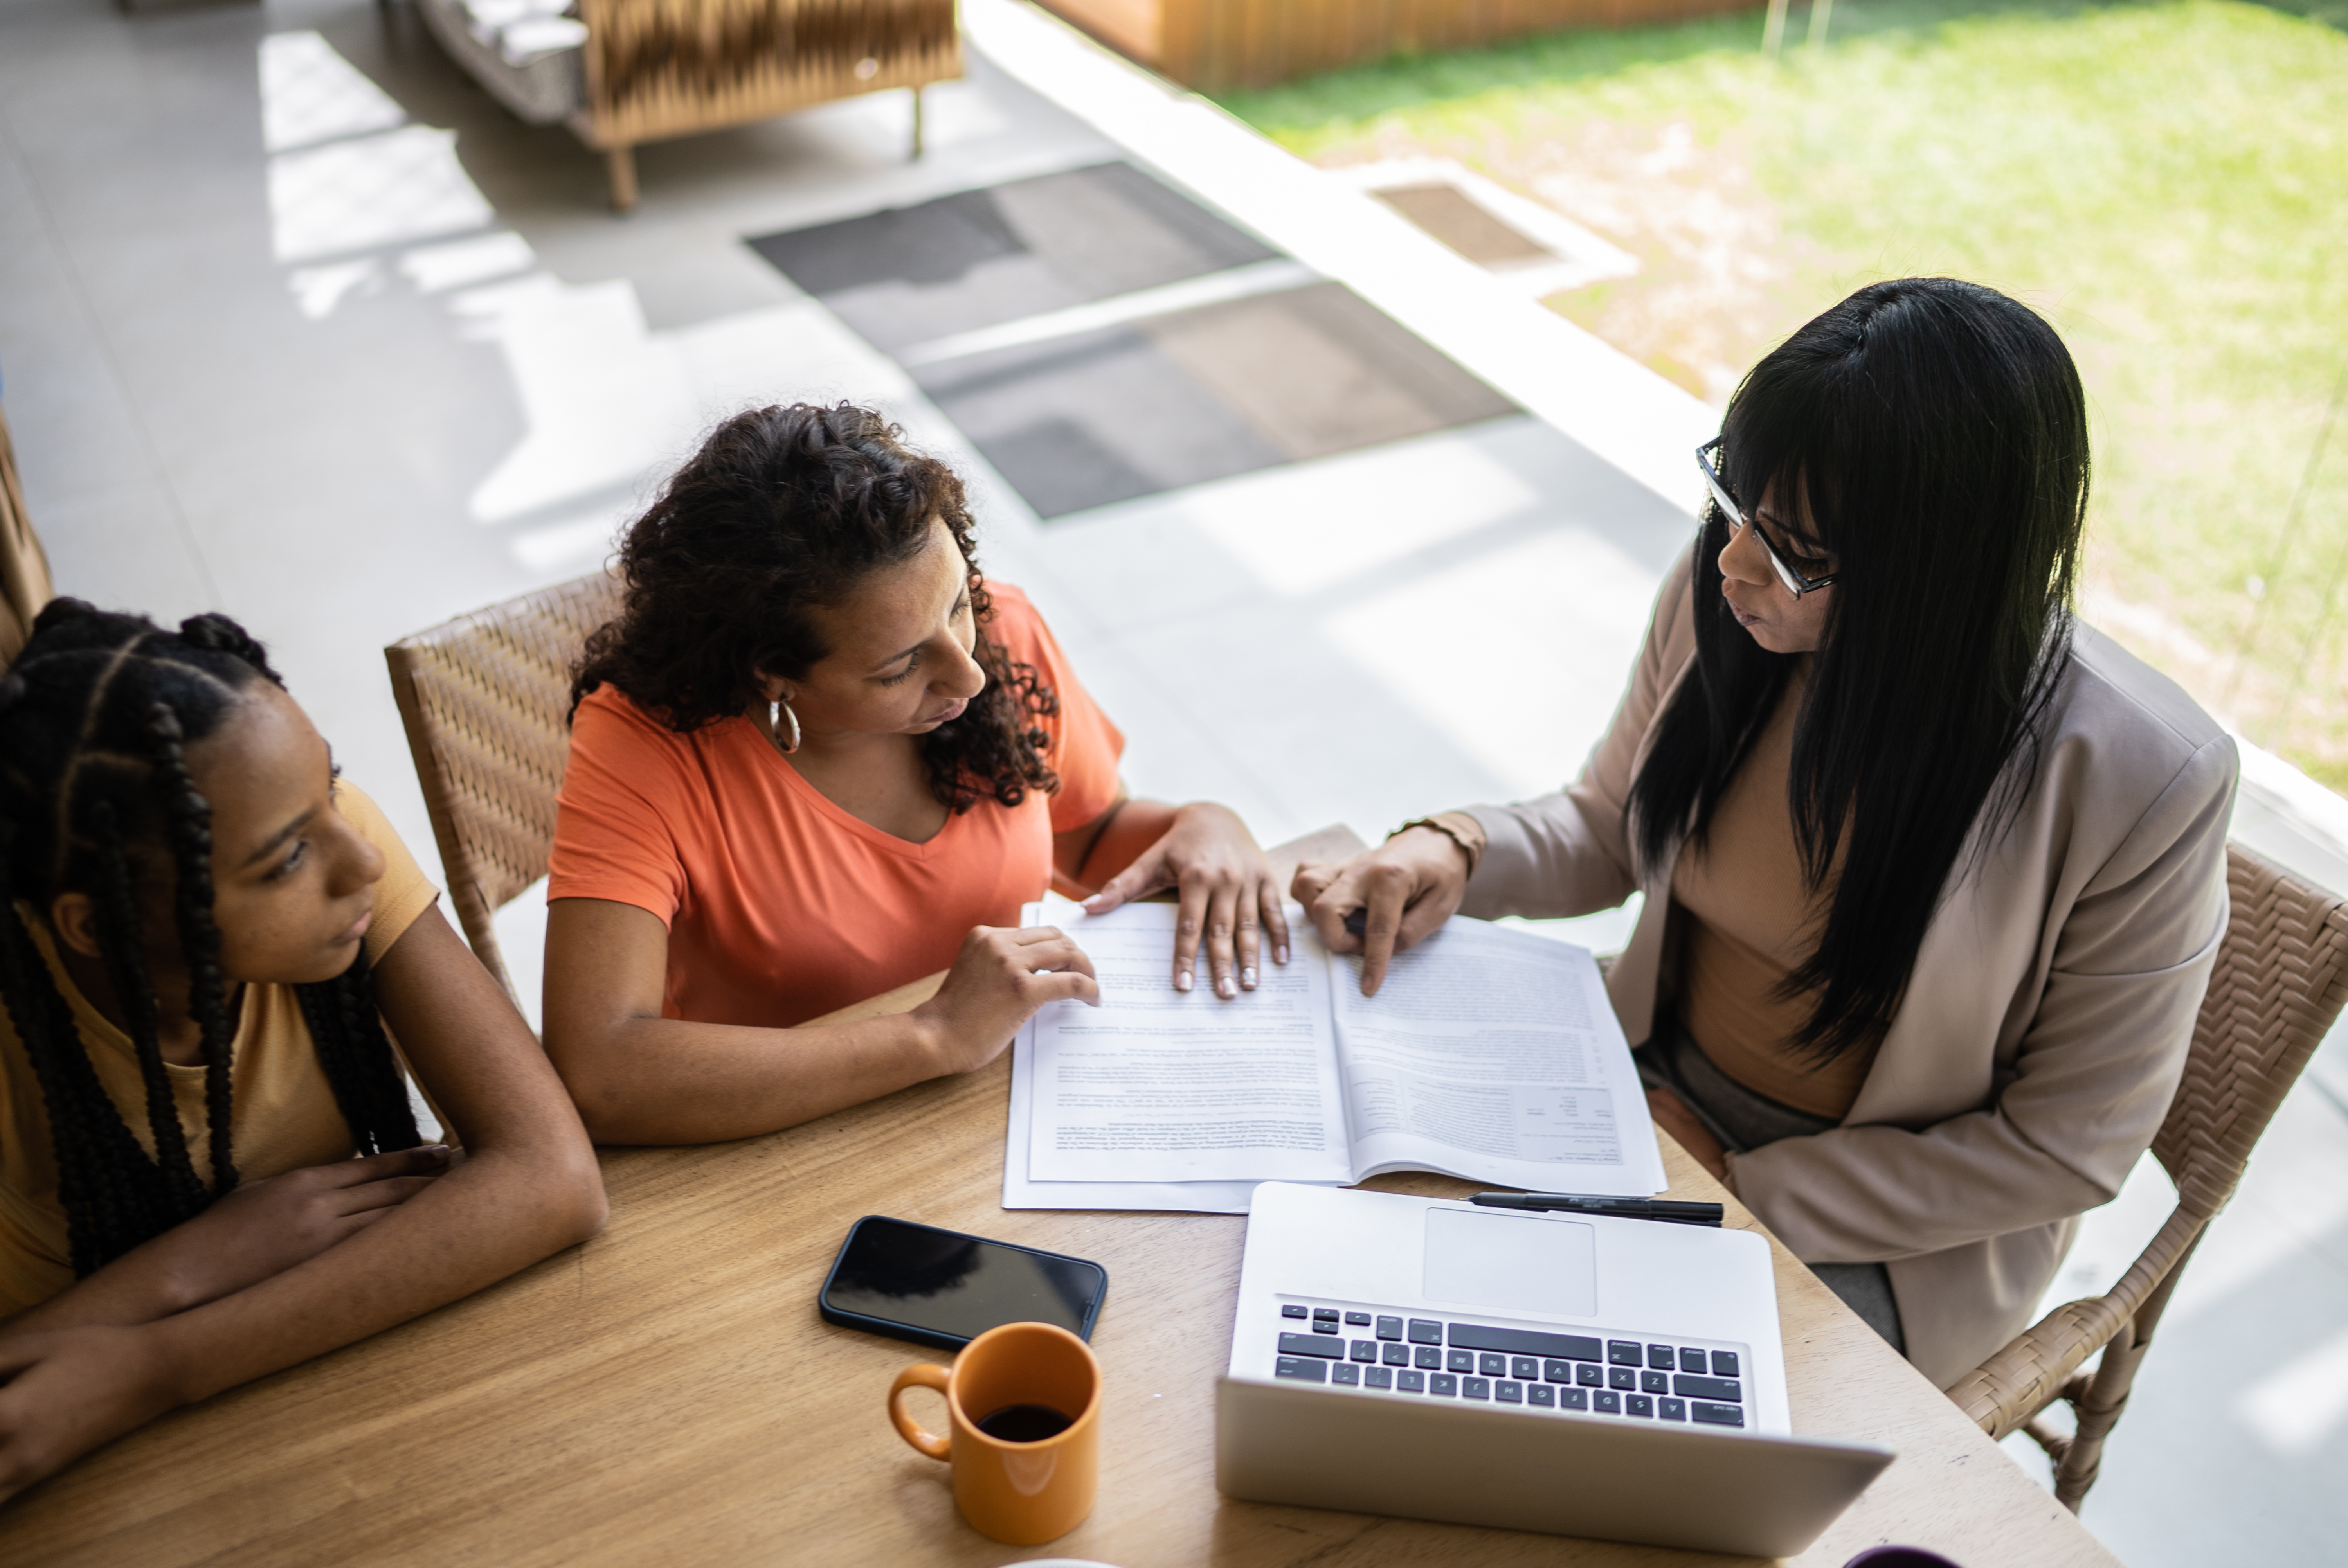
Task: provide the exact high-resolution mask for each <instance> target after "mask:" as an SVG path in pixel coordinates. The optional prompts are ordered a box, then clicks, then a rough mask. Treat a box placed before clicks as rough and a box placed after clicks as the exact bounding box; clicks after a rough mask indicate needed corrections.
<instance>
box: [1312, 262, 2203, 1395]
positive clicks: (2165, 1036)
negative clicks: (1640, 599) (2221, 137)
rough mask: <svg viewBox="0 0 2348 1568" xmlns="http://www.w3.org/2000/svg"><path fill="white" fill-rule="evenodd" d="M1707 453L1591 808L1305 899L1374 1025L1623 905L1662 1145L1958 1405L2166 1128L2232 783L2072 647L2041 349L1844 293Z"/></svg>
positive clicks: (2091, 643) (1942, 311)
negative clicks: (1380, 1011)
mask: <svg viewBox="0 0 2348 1568" xmlns="http://www.w3.org/2000/svg"><path fill="white" fill-rule="evenodd" d="M1723 430H1724V434H1723V436H1722V438H1721V439H1720V440H1718V441H1715V442H1713V443H1711V444H1709V445H1708V446H1706V447H1705V448H1704V450H1703V451H1702V452H1701V453H1700V454H1699V458H1698V460H1699V462H1700V463H1701V464H1702V465H1703V466H1704V475H1705V478H1706V480H1707V482H1708V485H1709V487H1710V489H1711V498H1712V505H1711V507H1709V508H1708V509H1707V511H1706V513H1705V516H1704V525H1703V528H1702V530H1701V532H1700V535H1699V537H1698V539H1697V542H1696V545H1695V548H1694V550H1693V551H1692V552H1691V554H1690V556H1689V558H1688V559H1687V560H1686V562H1685V563H1684V565H1683V566H1682V567H1680V568H1679V569H1677V570H1675V571H1674V572H1673V574H1672V575H1671V576H1670V577H1669V578H1668V579H1666V580H1665V582H1664V584H1663V589H1662V591H1661V593H1660V594H1659V596H1658V597H1657V600H1656V604H1655V612H1654V620H1653V625H1652V627H1651V628H1650V630H1649V633H1648V638H1647V642H1646V646H1645V649H1644V651H1643V653H1642V654H1641V656H1640V659H1639V661H1638V664H1637V667H1636V668H1635V670H1634V671H1632V678H1631V684H1630V689H1629V691H1628V692H1625V693H1624V695H1623V698H1622V705H1621V707H1620V708H1619V709H1618V710H1617V711H1616V713H1615V716H1614V721H1613V723H1612V727H1611V728H1610V729H1609V730H1608V732H1607V733H1606V735H1605V737H1604V738H1603V739H1602V740H1601V742H1600V743H1599V745H1598V747H1597V749H1596V750H1595V751H1594V752H1593V753H1591V760H1590V762H1589V764H1588V765H1587V767H1586V768H1585V769H1584V771H1583V773H1582V774H1581V778H1580V779H1579V780H1578V781H1577V782H1576V783H1574V784H1572V785H1571V786H1570V787H1569V788H1567V789H1565V790H1563V791H1560V793H1558V794H1550V795H1547V796H1544V797H1542V798H1540V799H1538V800H1533V801H1529V802H1525V803H1523V804H1518V805H1511V806H1476V807H1472V808H1470V809H1468V810H1467V811H1462V812H1450V813H1446V814H1444V815H1440V816H1437V817H1435V818H1432V819H1430V820H1428V821H1426V822H1425V823H1422V824H1418V825H1413V826H1411V827H1409V828H1406V829H1405V830H1404V831H1402V832H1400V833H1398V834H1396V835H1395V836H1393V837H1392V838H1390V839H1388V840H1387V841H1386V843H1385V845H1384V846H1383V847H1381V848H1379V849H1377V850H1375V851H1374V852H1372V853H1370V854H1368V855H1365V856H1360V857H1359V858H1357V859H1355V860H1354V861H1352V862H1350V863H1347V864H1345V865H1344V866H1317V867H1307V868H1305V869H1304V870H1303V871H1301V872H1300V873H1299V874H1298V878H1297V886H1296V892H1297V894H1298V896H1299V897H1303V899H1305V901H1306V903H1307V906H1308V908H1309V910H1310V913H1311V915H1312V917H1313V922H1314V924H1315V926H1316V927H1318V928H1319V930H1320V932H1321V934H1322V937H1323V939H1324V940H1325V941H1327V942H1328V943H1329V945H1330V946H1331V947H1332V948H1336V949H1338V950H1341V951H1363V952H1365V966H1364V971H1363V985H1364V989H1375V987H1376V985H1377V984H1378V982H1379V980H1380V979H1381V978H1382V977H1383V974H1384V972H1385V966H1386V962H1387V959H1388V958H1389V957H1390V955H1391V954H1392V952H1393V951H1395V949H1396V948H1407V947H1408V946H1410V945H1411V943H1413V942H1414V941H1416V940H1417V939H1419V938H1422V937H1424V936H1425V935H1426V933H1427V932H1429V931H1431V930H1433V929H1434V928H1435V927H1437V926H1438V925H1439V924H1440V923H1441V922H1442V921H1443V920H1444V919H1445V918H1447V917H1448V916H1450V915H1451V914H1452V913H1453V912H1454V911H1458V912H1462V913H1465V914H1469V915H1476V916H1482V917H1498V916H1503V915H1524V916H1529V917H1560V916H1570V915H1581V914H1587V913H1590V912H1591V911H1594V910H1598V909H1603V908H1607V907H1612V906H1614V905H1617V904H1620V903H1622V901H1623V900H1625V899H1626V898H1627V897H1630V895H1632V893H1633V892H1643V893H1644V894H1645V896H1646V897H1645V902H1644V905H1643V907H1642V909H1641V911H1640V916H1639V920H1638V924H1637V927H1636V929H1635V932H1634V934H1633V935H1632V939H1631V943H1630V946H1629V948H1628V949H1627V950H1626V951H1625V952H1623V954H1622V956H1621V957H1620V958H1617V959H1616V960H1615V961H1614V964H1613V966H1612V969H1611V971H1610V973H1609V975H1608V979H1607V984H1608V989H1609V990H1610V991H1611V993H1612V998H1613V1001H1614V1007H1615V1010H1616V1012H1617V1014H1618V1015H1619V1016H1620V1018H1621V1020H1622V1027H1623V1030H1624V1032H1625V1033H1626V1034H1627V1035H1628V1036H1629V1038H1630V1039H1632V1040H1634V1041H1640V1042H1642V1043H1641V1044H1640V1046H1639V1048H1638V1050H1637V1053H1636V1054H1637V1057H1638V1060H1639V1062H1640V1070H1641V1074H1642V1076H1643V1079H1644V1080H1645V1081H1646V1082H1647V1084H1648V1086H1649V1102H1650V1104H1651V1106H1652V1107H1653V1111H1654V1113H1655V1118H1656V1120H1657V1122H1659V1123H1661V1124H1662V1125H1663V1127H1664V1128H1665V1129H1666V1130H1667V1131H1669V1132H1672V1133H1673V1136H1674V1137H1676V1138H1677V1139H1678V1140H1679V1141H1680V1143H1682V1144H1683V1145H1684V1146H1685V1147H1686V1148H1687V1150H1688V1151H1689V1153H1691V1154H1693V1155H1694V1156H1695V1157H1696V1158H1697V1159H1699V1160H1701V1161H1702V1162H1703V1163H1704V1164H1706V1165H1707V1166H1709V1167H1710V1168H1711V1169H1712V1170H1713V1171H1714V1172H1715V1173H1716V1174H1718V1175H1720V1176H1721V1177H1723V1179H1724V1180H1725V1181H1727V1182H1728V1183H1729V1184H1730V1185H1731V1186H1732V1187H1734V1189H1735V1192H1736V1194H1737V1195H1738V1196H1739V1197H1740V1198H1742V1199H1743V1200H1744V1202H1745V1203H1746V1205H1747V1206H1749V1207H1750V1208H1751V1209H1752V1210H1753V1211H1754V1212H1755V1213H1756V1214H1758V1215H1759V1216H1760V1217H1761V1218H1762V1220H1763V1221H1765V1222H1766V1224H1767V1225H1769V1226H1770V1228H1771V1229H1773V1230H1774V1231H1776V1234H1777V1235H1779V1236H1780V1237H1782V1238H1783V1239H1784V1240H1785V1241H1786V1243H1787V1245H1789V1246H1790V1247H1792V1248H1793V1249H1794V1250H1795V1252H1796V1253H1797V1254H1798V1255H1800V1256H1801V1257H1803V1258H1804V1259H1805V1260H1807V1262H1809V1263H1810V1264H1811V1265H1812V1266H1813V1267H1815V1268H1817V1269H1818V1273H1819V1274H1820V1276H1822V1277H1824V1278H1825V1279H1826V1281H1827V1283H1828V1285H1830V1286H1833V1287H1834V1288H1835V1289H1836V1291H1837V1292H1838V1294H1839V1295H1841V1296H1843V1298H1844V1299H1845V1300H1846V1301H1848V1302H1849V1303H1850V1304H1851V1306H1852V1307H1854V1308H1855V1309H1856V1310H1857V1311H1858V1312H1859V1314H1860V1316H1862V1317H1866V1318H1867V1319H1868V1321H1869V1323H1871V1324H1872V1325H1874V1326H1875V1327H1877V1329H1878V1330H1879V1331H1880V1332H1881V1333H1882V1334H1883V1335H1884V1337H1886V1338H1888V1339H1890V1341H1891V1342H1892V1343H1893V1344H1894V1345H1897V1346H1899V1347H1900V1348H1902V1349H1903V1350H1904V1351H1905V1352H1906V1353H1907V1355H1908V1357H1909V1358H1910V1360H1912V1361H1913V1362H1915V1364H1916V1365H1917V1366H1918V1367H1919V1368H1921V1369H1922V1370H1923V1371H1924V1373H1925V1374H1926V1375H1927V1376H1929V1377H1931V1378H1933V1379H1934V1380H1935V1381H1936V1382H1938V1383H1941V1384H1942V1385H1946V1384H1947V1383H1949V1382H1951V1381H1952V1380H1954V1379H1955V1378H1957V1377H1959V1376H1960V1375H1962V1373H1963V1372H1965V1371H1966V1370H1968V1369H1970V1368H1972V1367H1973V1366H1975V1365H1977V1364H1978V1363H1979V1362H1980V1361H1981V1360H1982V1358H1984V1357H1986V1356H1987V1355H1988V1354H1989V1353H1991V1352H1992V1351H1993V1350H1995V1349H1996V1348H1999V1347H2000V1346H2001V1345H2003V1344H2004V1343H2005V1342H2006V1340H2008V1339H2009V1338H2011V1337H2013V1334H2014V1333H2015V1332H2017V1331H2018V1330H2019V1329H2021V1328H2022V1327H2025V1326H2026V1324H2027V1322H2028V1320H2029V1316H2030V1314H2031V1312H2032V1310H2033V1308H2034V1307H2035V1305H2036V1303H2037V1300H2038V1297H2039V1295H2040V1293H2041V1292H2042V1291H2043V1290H2044V1288H2045V1287H2046V1286H2047V1285H2048V1283H2049V1282H2050V1281H2051V1280H2052V1279H2053V1277H2054V1275H2055V1268H2056V1266H2058V1264H2059V1263H2060V1262H2061V1260H2062V1257H2063V1255H2064V1253H2065V1250H2066V1249H2067V1247H2068V1246H2069V1245H2070V1241H2071V1236H2072V1234H2073V1230H2074V1227H2075V1218H2076V1216H2077V1215H2078V1214H2081V1213H2082V1212H2083V1211H2085V1210H2086V1209H2089V1208H2093V1207H2095V1206H2096V1205H2097V1204H2102V1203H2104V1202H2106V1201H2107V1200H2108V1199H2109V1198H2111V1196H2112V1195H2113V1194H2114V1193H2116V1191H2117V1190H2118V1187H2119V1184H2120V1183H2121V1181H2122V1179H2123V1178H2124V1177H2125V1176H2126V1175H2127V1172H2128V1170H2129V1168H2130V1167H2131V1166H2132V1165H2134V1163H2136V1161H2137V1158H2138V1157H2139V1156H2140V1155H2141V1154H2142V1153H2144V1151H2145V1149H2146V1148H2147V1146H2148V1145H2149V1143H2151V1140H2152V1136H2153V1133H2154V1132H2155V1131H2156V1130H2157V1128H2158V1126H2159V1124H2160V1120H2161V1117H2162V1115H2163V1113H2164V1112H2166V1110H2167V1108H2168V1102H2169V1099H2170V1097H2171V1095H2172V1093H2173V1092H2174V1091H2175V1089H2176V1086H2177V1082H2178V1077H2179V1075H2180V1074H2181V1073H2182V1071H2183V1069H2184V1062H2185V1056H2186V1050H2187V1046H2188V1042H2189V1040H2190V1038H2191V1033H2192V1028H2193V1020H2194V1015H2195V1012H2196V1010H2197V1009H2198V1008H2199V1003H2200V999H2201V993H2202V990H2203V988H2204V986H2205V984H2206V982H2207V980H2208V978H2209V968H2210V966H2211V964H2212V962H2213V961H2214V959H2215V958H2216V953H2217V944H2218V940H2219V937H2220V935H2221V934H2222V932H2223V930H2224V927H2225V921H2226V885H2225V838H2226V824H2227V818H2228V813H2229V806H2230V802H2231V799H2232V795H2233V787H2234V778H2235V771H2236V761H2235V754H2234V747H2233V743H2232V742H2231V741H2230V739H2229V738H2228V737H2227V735H2226V733H2225V732H2224V731H2223V730H2222V729H2220V728H2219V725H2218V724H2217V723H2215V722H2214V721H2213V720H2211V719H2210V718H2209V715H2207V714H2206V713H2204V712H2201V711H2200V710H2199V708H2197V707H2196V706H2195V705H2194V704H2193V702H2191V700H2190V699H2188V697H2186V696H2185V694H2184V693H2183V692H2180V691H2178V689H2177V688H2176V687H2175V686H2174V685H2172V684H2170V683H2169V682H2168V681H2166V680H2164V679H2163V678H2162V677H2160V676H2158V675H2157V674H2155V673H2153V672H2152V671H2150V670H2148V669H2147V668H2145V667H2144V666H2143V665H2142V664H2140V663H2138V662H2137V661H2136V660H2134V659H2133V658H2131V657H2129V656H2128V655H2127V653H2125V652H2123V651H2121V650H2120V649H2119V648H2118V647H2116V645H2115V644H2113V643H2112V642H2110V641H2107V640H2106V639H2105V638H2103V637H2101V636H2100V635H2098V634H2097V633H2096V632H2095V631H2094V630H2092V629H2090V628H2088V627H2085V626H2084V625H2081V624H2079V623H2077V622H2076V621H2075V620H2073V618H2072V616H2071V612H2070V609H2069V604H2070V600H2071V595H2072V589H2073V586H2074V583H2075V576H2076V571H2077V562H2078V550H2079V543H2080V535H2081V526H2082V521H2083V518H2084V515H2085V503H2086V496H2087V466H2088V465H2087V430H2086V415H2085V398H2084V395H2083V394H2082V392H2081V389H2080V384H2079V379H2078V374H2077V372H2076V370H2075V368H2074V366H2073V364H2072V363H2071V359H2070V355H2069V354H2068V353H2067V352H2066V351H2065V349H2064V347H2063V344H2062V343H2061V341H2060V340H2059V339H2058V338H2057V337H2056V336H2055V333H2054V331H2053V329H2052V328H2050V327H2049V326H2048V325H2047V324H2046V323H2045V322H2044V321H2042V320H2041V319H2040V318H2039V317H2038V316H2037V315H2035V314H2034V313H2032V312H2031V311H2029V310H2028V309H2026V308H2024V306H2022V305H2020V304H2018V303H2016V302H2013V300H2010V299H2008V298H2006V297H2005V296H2003V295H2002V294H1999V293H1997V292H1993V291H1992V290H1989V289H1984V288H1981V287H1978V286H1976V285H1973V284H1970V283H1962V282H1953V281H1951V280H1947V279H1914V280H1907V281H1902V282H1888V283H1879V284H1875V285H1873V286H1870V287H1869V288H1866V289H1862V290H1860V291H1859V292H1858V293H1856V294H1854V295H1852V296H1851V297H1850V298H1849V299H1848V300H1846V301H1844V302H1842V303H1841V304H1839V305H1837V306H1836V307H1835V308H1834V309H1832V310H1830V311H1828V312H1827V313H1825V314H1824V315H1822V316H1820V317H1818V319H1817V320H1815V321H1813V322H1811V323H1809V324H1808V325H1807V326H1805V327H1804V328H1802V329H1801V330H1800V331H1799V332H1797V333H1795V334H1794V335H1793V336H1792V337H1791V338H1790V339H1788V340H1787V343H1785V344H1784V346H1782V347H1780V348H1779V349H1777V350H1776V352H1774V353H1772V354H1770V355H1769V356H1768V357H1767V358H1766V359H1764V360H1763V361H1762V362H1761V363H1760V364H1758V365H1756V367H1755V368H1754V370H1753V372H1752V374H1750V375H1748V376H1747V377H1746V381H1745V384H1743V385H1742V386H1741V387H1739V388H1738V390H1737V393H1736V395H1735V398H1734V399H1733V400H1732V401H1731V402H1730V404H1729V407H1728V411H1727V415H1726V416H1725V421H1724V425H1723ZM1357 909H1358V910H1363V911H1365V920H1364V921H1363V924H1364V927H1365V933H1366V934H1365V936H1364V937H1360V938H1356V937H1354V936H1352V935H1350V934H1348V932H1347V931H1346V928H1345V921H1346V917H1348V916H1349V915H1351V914H1352V913H1353V912H1354V911H1355V910H1357Z"/></svg>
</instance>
